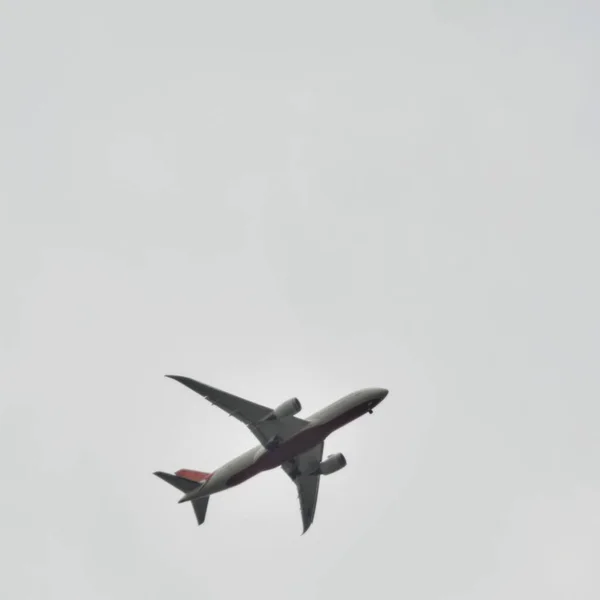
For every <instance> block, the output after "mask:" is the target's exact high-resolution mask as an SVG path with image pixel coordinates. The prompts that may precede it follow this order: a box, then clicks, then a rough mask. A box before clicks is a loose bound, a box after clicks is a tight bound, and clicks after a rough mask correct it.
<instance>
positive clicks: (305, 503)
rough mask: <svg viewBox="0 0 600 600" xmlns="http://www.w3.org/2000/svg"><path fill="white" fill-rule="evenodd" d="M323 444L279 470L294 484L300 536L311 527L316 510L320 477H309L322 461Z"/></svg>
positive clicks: (290, 461)
mask: <svg viewBox="0 0 600 600" xmlns="http://www.w3.org/2000/svg"><path fill="white" fill-rule="evenodd" d="M324 446H325V445H324V444H323V442H321V443H320V444H318V445H316V446H314V447H313V448H311V449H310V450H307V451H306V452H304V453H302V454H299V455H298V456H296V457H295V458H293V459H292V460H289V461H287V462H285V463H283V465H281V468H282V469H283V470H284V471H285V472H286V473H287V475H288V476H289V477H290V479H291V480H292V481H293V482H294V483H295V484H296V488H297V490H298V499H299V500H300V512H301V514H302V527H303V530H302V534H303V535H304V534H305V533H306V532H307V531H308V528H309V527H310V526H311V525H312V522H313V520H314V518H315V511H316V509H317V499H318V497H319V483H320V481H321V475H310V473H311V472H313V471H314V470H315V469H316V467H318V465H319V463H320V462H321V460H322V459H323V448H324Z"/></svg>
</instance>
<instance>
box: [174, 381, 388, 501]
mask: <svg viewBox="0 0 600 600" xmlns="http://www.w3.org/2000/svg"><path fill="white" fill-rule="evenodd" d="M386 395H387V390H385V389H382V388H366V389H362V390H359V391H357V392H353V393H352V394H349V395H347V396H344V397H343V398H341V399H340V400H338V401H337V402H334V403H333V404H330V405H329V406H326V407H325V408H323V409H322V410H320V411H318V412H316V413H315V414H313V415H312V416H310V417H309V418H308V419H307V422H308V425H307V426H306V427H305V428H303V429H301V430H300V431H299V432H298V433H296V434H295V435H293V436H291V437H290V438H289V439H287V440H285V441H283V442H282V443H281V444H280V445H279V446H277V447H276V448H273V449H267V448H265V447H263V446H256V447H254V448H251V449H250V450H248V451H246V452H244V453H243V454H241V455H240V456H238V457H236V458H234V459H233V460H230V461H229V462H228V463H226V464H224V465H223V466H222V467H219V468H218V469H217V470H216V471H214V472H213V473H212V474H211V475H210V476H209V478H208V479H207V480H206V482H205V483H203V484H201V485H199V487H198V488H196V489H194V490H192V491H191V492H189V493H187V494H186V495H185V496H184V498H183V500H184V501H187V500H193V499H195V498H201V497H205V496H211V495H213V494H216V493H218V492H222V491H223V490H225V489H228V488H230V487H233V486H235V485H239V484H240V483H242V482H244V481H247V480H248V479H250V478H251V477H254V476H255V475H258V474H259V473H261V472H263V471H267V470H269V469H274V468H276V467H279V466H281V465H282V464H283V463H284V462H286V461H288V460H291V459H293V458H294V457H295V456H298V455H299V454H302V453H303V452H306V451H307V450H310V449H311V448H313V447H314V446H316V445H317V444H320V443H322V442H323V441H324V440H325V439H326V438H327V436H329V435H330V434H331V433H333V432H334V431H335V430H337V429H339V428H340V427H342V426H344V425H346V424H347V423H350V422H351V421H353V420H354V419H357V418H358V417H360V416H362V415H364V414H366V413H368V412H371V411H372V409H373V408H374V407H375V406H376V405H377V404H379V403H380V402H381V401H382V400H383V399H384V398H385V396H386Z"/></svg>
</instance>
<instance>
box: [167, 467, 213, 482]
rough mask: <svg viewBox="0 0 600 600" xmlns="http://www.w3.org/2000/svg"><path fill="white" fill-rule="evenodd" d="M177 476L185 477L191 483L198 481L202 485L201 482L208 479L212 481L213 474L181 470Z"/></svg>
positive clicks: (177, 472)
mask: <svg viewBox="0 0 600 600" xmlns="http://www.w3.org/2000/svg"><path fill="white" fill-rule="evenodd" d="M175 475H177V477H184V478H185V479H189V480H190V481H197V482H198V483H200V482H201V481H206V480H207V479H210V476H211V475H212V473H203V472H202V471H192V470H191V469H179V471H176V473H175Z"/></svg>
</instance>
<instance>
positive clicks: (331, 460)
mask: <svg viewBox="0 0 600 600" xmlns="http://www.w3.org/2000/svg"><path fill="white" fill-rule="evenodd" d="M345 466H346V458H345V456H344V455H343V454H342V453H341V452H339V453H338V454H330V455H329V456H328V457H327V458H326V459H325V460H324V461H321V463H320V464H319V466H318V468H317V473H318V474H319V475H331V474H332V473H335V472H336V471H339V470H340V469H343V468H344V467H345Z"/></svg>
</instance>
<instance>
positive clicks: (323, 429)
mask: <svg viewBox="0 0 600 600" xmlns="http://www.w3.org/2000/svg"><path fill="white" fill-rule="evenodd" d="M166 377H168V378H170V379H174V380H175V381H178V382H179V383H182V384H183V385H185V386H187V387H188V388H190V389H191V390H193V391H194V392H197V393H198V394H200V395H201V396H203V397H204V398H205V399H207V400H209V401H210V402H211V404H213V405H216V406H218V407H219V408H221V409H223V410H224V411H225V412H227V413H229V415H230V416H233V417H235V418H236V419H238V420H239V421H241V422H242V423H244V425H246V426H247V427H248V429H249V430H250V431H251V432H252V433H253V434H254V436H255V437H256V438H257V439H258V441H259V442H260V445H259V446H255V447H254V448H251V449H250V450H248V451H247V452H244V453H243V454H241V455H240V456H238V457H237V458H234V459H233V460H231V461H229V462H228V463H226V464H225V465H223V466H222V467H220V468H218V469H217V470H216V471H213V472H212V473H206V472H202V471H194V470H191V469H180V470H178V471H176V472H175V474H171V473H165V472H162V471H156V472H155V473H154V475H156V476H157V477H159V478H160V479H162V480H163V481H166V482H167V483H169V484H171V485H172V486H173V487H175V488H177V489H178V490H179V491H181V492H183V493H184V495H183V496H182V497H181V499H180V500H179V503H180V504H181V503H182V502H191V504H192V507H193V509H194V513H195V516H196V520H197V523H198V525H202V523H204V521H205V518H206V510H207V508H208V501H209V499H210V497H211V496H213V495H214V494H217V493H218V492H222V491H224V490H226V489H229V488H232V487H234V486H237V485H239V484H240V483H243V482H244V481H247V480H248V479H250V478H251V477H254V476H255V475H258V474H259V473H262V472H264V471H268V470H270V469H275V468H277V467H281V468H282V469H283V471H284V472H285V473H286V474H287V475H288V477H289V478H290V479H291V480H292V481H293V482H294V483H295V484H296V488H297V490H298V498H299V500H300V512H301V514H302V525H303V530H302V535H304V534H305V533H306V532H307V531H308V529H309V527H310V526H311V524H312V522H313V520H314V517H315V509H316V505H317V496H318V492H319V482H320V479H321V475H331V474H332V473H335V472H336V471H339V470H340V469H343V468H344V467H345V466H346V458H345V457H344V455H343V454H341V453H338V454H331V455H329V456H328V457H327V458H326V459H325V460H323V449H324V442H325V439H326V438H327V437H328V436H329V435H331V434H332V433H333V432H334V431H336V430H337V429H339V428H340V427H342V426H344V425H346V424H348V423H350V422H351V421H354V420H355V419H357V418H358V417H361V416H363V415H365V414H367V413H370V414H372V413H373V409H374V408H375V407H376V406H377V405H378V404H379V403H380V402H381V401H382V400H383V399H384V398H385V397H386V396H387V395H388V390H386V389H384V388H365V389H361V390H358V391H356V392H353V393H351V394H348V395H347V396H344V397H343V398H341V399H339V400H337V401H336V402H334V403H333V404H330V405H329V406H326V407H325V408H323V409H321V410H320V411H318V412H316V413H315V414H313V415H312V416H310V417H308V418H306V419H301V418H299V417H297V416H296V415H297V414H298V413H299V412H300V411H301V410H302V405H301V404H300V401H299V400H298V398H291V399H289V400H286V401H285V402H283V403H282V404H280V405H279V406H277V407H276V408H275V409H271V408H268V407H266V406H262V405H260V404H255V403H254V402H250V401H249V400H245V399H244V398H240V397H238V396H234V395H233V394H229V393H228V392H224V391H222V390H219V389H217V388H214V387H212V386H210V385H206V384H205V383H201V382H199V381H196V380H194V379H190V378H189V377H183V376H180V375H166Z"/></svg>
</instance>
